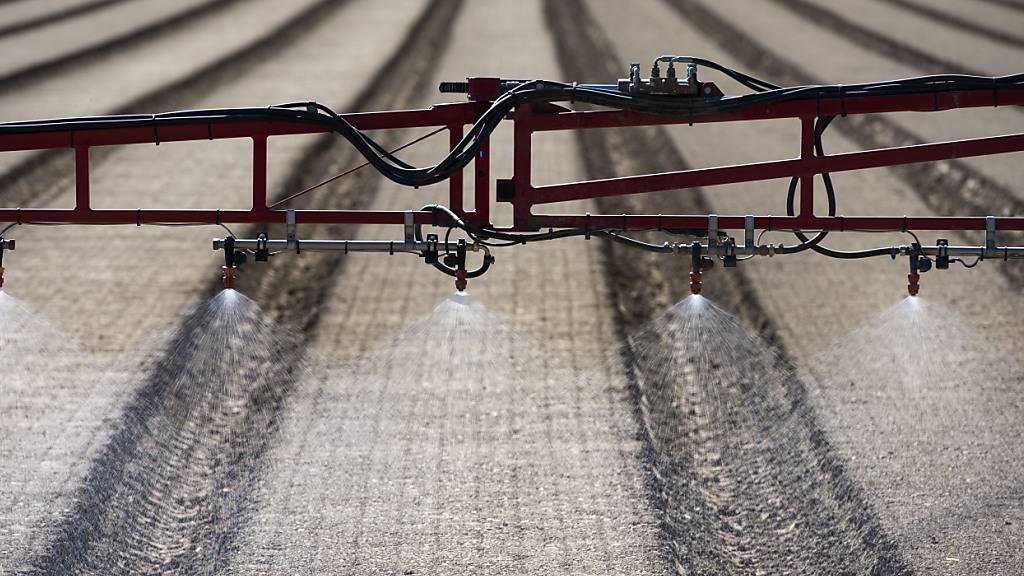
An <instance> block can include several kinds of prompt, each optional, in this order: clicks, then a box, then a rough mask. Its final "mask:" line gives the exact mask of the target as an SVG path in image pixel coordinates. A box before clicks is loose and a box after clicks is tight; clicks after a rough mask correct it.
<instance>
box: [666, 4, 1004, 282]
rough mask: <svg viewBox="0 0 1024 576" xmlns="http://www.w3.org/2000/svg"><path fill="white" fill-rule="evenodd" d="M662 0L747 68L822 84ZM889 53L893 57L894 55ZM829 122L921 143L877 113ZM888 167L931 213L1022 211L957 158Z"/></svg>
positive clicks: (870, 142) (726, 27)
mask: <svg viewBox="0 0 1024 576" xmlns="http://www.w3.org/2000/svg"><path fill="white" fill-rule="evenodd" d="M664 1H665V2H666V3H667V4H668V6H670V7H671V8H673V9H675V10H676V11H677V12H679V14H680V15H681V16H682V17H683V18H685V19H687V20H689V21H690V22H692V23H693V25H694V26H696V27H698V28H700V29H701V30H702V31H703V32H704V33H705V34H706V35H707V37H708V38H709V39H711V40H712V41H714V42H715V43H717V44H718V45H719V46H721V47H722V49H723V50H725V51H727V52H728V53H730V54H732V56H733V57H734V58H736V60H737V61H738V62H739V63H740V64H741V65H743V66H744V67H746V68H748V69H750V71H752V72H753V73H755V74H760V75H762V76H766V77H768V78H771V79H772V80H773V81H775V82H777V83H781V84H793V85H802V84H824V83H827V82H826V81H825V80H824V79H821V78H817V77H815V76H814V75H813V74H811V73H810V72H808V71H807V70H805V69H803V68H802V67H800V66H799V65H797V64H796V63H794V62H792V61H790V60H787V59H785V58H784V57H782V56H780V55H778V54H777V53H775V52H774V51H772V50H771V48H770V47H769V46H768V45H767V44H763V43H761V42H759V41H757V40H756V39H754V38H751V37H750V36H748V35H746V34H745V33H744V32H743V31H742V30H741V29H740V28H738V27H737V26H735V25H734V24H732V23H731V22H729V21H728V20H726V19H725V18H723V17H722V16H720V15H719V14H717V13H716V12H714V11H713V10H712V9H709V8H707V7H706V6H705V5H704V4H702V3H701V2H700V1H699V0H664ZM775 1H785V0H775ZM892 56H894V57H897V58H898V57H899V55H898V54H893V55H892ZM832 127H833V128H832V129H833V130H836V131H838V132H840V133H841V134H842V135H843V136H845V137H846V138H848V139H849V140H851V141H853V142H855V143H856V144H857V145H859V146H860V147H861V148H862V149H864V150H869V149H873V148H886V147H891V146H910V145H915V144H923V143H926V142H927V141H926V140H924V139H923V138H921V137H920V136H918V135H917V134H915V133H913V132H911V131H910V130H907V129H905V128H903V127H901V126H899V125H898V124H896V123H895V122H892V121H891V120H889V119H887V118H885V117H882V116H878V115H874V116H849V117H847V118H842V119H839V120H837V121H836V122H833V124H832ZM888 170H890V171H891V172H892V173H893V174H894V175H896V177H898V178H899V179H900V180H902V181H903V182H904V183H905V184H906V185H907V186H908V187H909V188H910V189H911V190H913V191H914V193H915V194H917V196H918V197H919V198H920V199H921V201H922V202H924V204H925V206H927V207H928V209H929V210H931V211H932V212H934V213H935V214H939V215H952V214H960V215H968V216H1004V215H1005V216H1009V215H1019V214H1024V200H1022V199H1020V198H1018V197H1017V196H1016V195H1015V193H1014V191H1013V190H1010V189H1009V188H1007V187H1005V186H1003V185H1001V184H999V183H998V182H996V181H994V180H993V179H991V178H989V177H987V176H985V175H984V174H982V173H981V172H980V171H978V170H976V169H974V168H973V167H971V166H969V165H967V164H965V163H963V162H961V161H959V160H949V161H943V162H931V163H926V164H908V165H904V166H892V167H890V168H888ZM999 272H1000V273H1001V274H1003V275H1004V276H1006V278H1008V279H1009V280H1011V281H1012V282H1015V283H1024V267H1020V266H1000V267H999Z"/></svg>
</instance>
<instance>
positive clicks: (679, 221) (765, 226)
mask: <svg viewBox="0 0 1024 576" xmlns="http://www.w3.org/2000/svg"><path fill="white" fill-rule="evenodd" d="M745 219H746V216H737V215H718V229H719V230H743V228H744V226H745ZM531 220H532V224H534V227H531V229H532V230H535V229H537V228H588V227H589V228H591V229H595V230H596V229H598V228H606V229H615V230H633V231H640V230H663V229H668V230H706V229H707V227H708V216H707V215H667V214H666V215H662V214H591V215H580V214H541V215H534V216H532V217H531ZM995 221H996V229H997V230H1004V231H1009V230H1014V231H1020V230H1024V217H1013V216H1007V217H997V218H996V219H995ZM985 223H986V218H985V217H984V216H952V217H949V216H768V215H760V216H755V217H754V227H755V228H756V229H757V230H779V231H788V230H806V231H814V230H830V231H846V232H851V231H871V232H888V231H891V232H898V231H901V230H913V231H920V230H947V231H950V230H985Z"/></svg>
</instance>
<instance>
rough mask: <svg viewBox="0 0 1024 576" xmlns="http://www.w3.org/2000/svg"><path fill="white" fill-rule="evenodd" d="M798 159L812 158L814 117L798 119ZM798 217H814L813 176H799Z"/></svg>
mask: <svg viewBox="0 0 1024 576" xmlns="http://www.w3.org/2000/svg"><path fill="white" fill-rule="evenodd" d="M800 128H801V129H800V158H802V159H804V160H807V159H810V158H813V157H814V117H813V116H804V117H802V118H800ZM798 215H799V216H801V217H803V218H811V217H813V216H814V174H801V175H800V210H799V212H798Z"/></svg>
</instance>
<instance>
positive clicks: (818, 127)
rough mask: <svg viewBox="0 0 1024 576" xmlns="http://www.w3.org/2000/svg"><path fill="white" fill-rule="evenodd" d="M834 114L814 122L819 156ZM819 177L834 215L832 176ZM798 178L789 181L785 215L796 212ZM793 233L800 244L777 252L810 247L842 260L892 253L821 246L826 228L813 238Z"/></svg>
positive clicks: (789, 251) (823, 151) (889, 249)
mask: <svg viewBox="0 0 1024 576" xmlns="http://www.w3.org/2000/svg"><path fill="white" fill-rule="evenodd" d="M834 119H835V116H825V117H821V118H818V120H817V122H815V124H814V152H815V154H817V155H818V156H819V157H822V156H824V155H825V146H824V145H823V144H822V141H821V137H822V135H823V134H824V133H825V130H827V129H828V127H829V125H830V124H831V123H832V120H834ZM821 179H822V180H823V181H824V183H825V195H826V197H827V198H828V215H829V216H835V215H836V191H835V186H834V185H833V183H832V176H831V175H830V174H829V173H828V172H823V173H822V174H821ZM799 181H800V178H799V177H797V176H794V177H793V178H791V179H790V181H789V192H788V193H787V195H786V215H788V216H794V215H795V214H796V209H795V206H794V204H795V199H796V188H797V183H798V182H799ZM793 234H794V235H795V236H796V237H797V239H798V240H800V244H798V245H796V246H795V247H785V246H779V247H777V248H776V250H775V251H776V253H777V254H794V253H796V252H802V251H804V250H807V249H810V250H813V251H815V252H817V253H818V254H822V255H824V256H828V257H830V258H839V259H843V260H855V259H858V258H871V257H875V256H888V255H891V254H892V248H872V249H868V250H853V251H848V250H836V249H833V248H829V247H827V246H822V245H821V242H822V240H824V239H825V237H826V236H828V230H822V231H821V232H818V233H817V234H815V235H814V237H813V238H808V237H807V235H806V234H804V233H803V232H802V231H801V230H793Z"/></svg>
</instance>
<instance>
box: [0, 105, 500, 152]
mask: <svg viewBox="0 0 1024 576" xmlns="http://www.w3.org/2000/svg"><path fill="white" fill-rule="evenodd" d="M484 110H486V104H485V103H480V102H465V103H456V104H440V105H437V106H434V107H432V108H425V109H419V110H398V111H393V112H358V113H353V114H343V115H342V117H343V118H344V119H345V120H347V121H348V122H349V123H350V124H352V125H353V126H355V127H356V128H358V129H359V130H392V129H399V128H429V127H437V126H449V125H452V124H470V123H472V122H474V121H476V119H477V118H478V117H479V115H480V114H481V113H482V112H483V111H484ZM324 132H328V129H327V128H325V127H324V126H321V125H319V124H310V123H305V122H294V121H273V122H270V121H265V120H242V121H225V120H214V119H211V120H199V119H197V120H196V121H194V122H187V123H180V124H178V123H175V124H160V125H157V124H151V125H140V126H138V127H130V128H93V129H85V130H59V131H40V132H31V133H21V134H0V152H12V151H17V150H44V149H48V148H73V147H75V146H79V147H80V146H86V147H93V146H120V145H129V144H156V143H160V142H188V141H198V140H222V139H231V138H258V137H265V136H288V135H295V134H322V133H324Z"/></svg>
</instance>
